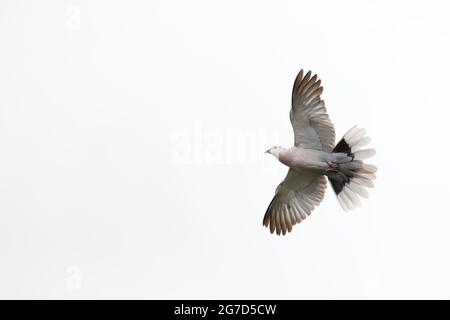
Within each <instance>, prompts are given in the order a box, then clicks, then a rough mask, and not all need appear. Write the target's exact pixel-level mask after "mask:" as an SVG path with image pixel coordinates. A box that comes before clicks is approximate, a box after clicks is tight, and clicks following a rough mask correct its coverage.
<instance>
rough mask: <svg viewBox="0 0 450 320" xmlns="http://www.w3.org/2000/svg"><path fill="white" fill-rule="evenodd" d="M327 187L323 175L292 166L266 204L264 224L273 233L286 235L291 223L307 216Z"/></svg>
mask: <svg viewBox="0 0 450 320" xmlns="http://www.w3.org/2000/svg"><path fill="white" fill-rule="evenodd" d="M326 187H327V181H326V179H325V176H323V175H317V174H315V173H312V172H309V171H302V172H299V171H295V170H293V169H289V171H288V174H287V175H286V178H284V180H283V181H282V182H281V183H280V184H279V186H278V187H277V190H276V191H275V196H274V197H273V199H272V202H270V204H269V207H268V208H267V211H266V214H265V215H264V220H263V225H264V226H266V227H269V228H270V233H273V232H274V231H276V232H277V234H278V235H279V234H281V233H283V235H285V234H286V232H291V230H292V226H294V225H295V224H297V223H300V222H301V221H302V220H305V219H306V217H307V216H308V215H310V214H311V212H312V211H313V210H314V207H315V206H317V205H319V203H320V202H321V201H322V199H323V196H324V194H325V189H326Z"/></svg>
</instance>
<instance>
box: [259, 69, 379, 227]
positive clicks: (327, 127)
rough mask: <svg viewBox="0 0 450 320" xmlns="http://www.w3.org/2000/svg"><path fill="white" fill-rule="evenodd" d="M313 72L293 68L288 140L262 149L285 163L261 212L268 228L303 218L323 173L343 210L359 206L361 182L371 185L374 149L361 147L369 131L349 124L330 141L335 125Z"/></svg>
mask: <svg viewBox="0 0 450 320" xmlns="http://www.w3.org/2000/svg"><path fill="white" fill-rule="evenodd" d="M322 92H323V87H322V86H321V80H319V79H318V77H317V75H314V76H311V71H308V72H307V73H306V74H304V73H303V69H302V70H300V72H299V73H298V75H297V77H296V79H295V81H294V87H293V89H292V107H291V110H290V113H289V117H290V120H291V124H292V128H293V129H294V146H293V147H291V148H283V147H279V146H274V147H272V148H270V149H269V150H267V151H266V153H269V154H271V155H273V156H274V157H276V158H277V159H278V160H279V161H280V162H281V163H282V164H284V165H286V166H288V167H289V170H288V173H287V175H286V177H285V178H284V180H283V181H282V182H281V183H280V184H279V185H278V187H277V188H276V191H275V196H274V197H273V199H272V201H271V202H270V204H269V206H268V208H267V211H266V213H265V215H264V219H263V225H264V226H266V227H268V228H269V230H270V233H274V232H276V234H277V235H280V234H283V235H285V234H286V233H289V232H291V231H292V227H293V226H294V225H296V224H297V223H300V222H301V221H303V220H305V219H306V218H307V217H308V216H309V215H310V214H311V212H312V211H313V210H314V208H315V207H316V206H318V205H319V204H320V202H321V201H322V199H323V197H324V194H325V189H326V187H327V179H328V181H329V183H330V184H331V187H332V188H333V190H334V193H335V194H336V198H337V200H338V202H339V204H340V205H341V207H342V209H343V210H344V211H348V210H352V209H354V208H355V207H357V206H360V204H361V199H360V198H367V197H368V196H369V193H368V191H367V188H372V187H373V186H374V183H373V181H374V180H375V178H376V175H375V172H376V171H377V167H376V166H374V165H371V164H367V163H365V162H364V161H363V160H366V159H368V158H370V157H372V156H373V155H374V154H375V150H374V149H368V148H365V147H366V146H367V145H368V144H369V142H370V137H368V136H367V135H366V130H365V129H362V128H358V127H357V126H354V127H353V128H351V129H350V130H348V131H347V133H345V134H344V136H343V137H342V139H341V140H339V142H338V143H337V144H336V145H335V131H334V126H333V123H332V122H331V120H330V118H329V116H328V114H327V110H326V108H325V104H324V101H323V100H322V98H321V94H322Z"/></svg>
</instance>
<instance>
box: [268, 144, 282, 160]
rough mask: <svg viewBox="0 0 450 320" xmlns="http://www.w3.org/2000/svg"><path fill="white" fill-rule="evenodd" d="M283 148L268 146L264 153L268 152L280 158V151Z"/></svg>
mask: <svg viewBox="0 0 450 320" xmlns="http://www.w3.org/2000/svg"><path fill="white" fill-rule="evenodd" d="M283 149H284V148H282V147H279V146H274V147H272V148H270V149H269V150H267V151H266V153H269V154H271V155H273V156H274V157H275V158H277V159H280V152H281V151H282V150H283Z"/></svg>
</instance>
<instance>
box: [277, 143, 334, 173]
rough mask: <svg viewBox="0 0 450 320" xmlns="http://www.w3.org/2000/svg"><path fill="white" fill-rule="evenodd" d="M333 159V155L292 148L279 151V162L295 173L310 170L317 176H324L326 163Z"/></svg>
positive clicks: (326, 167)
mask: <svg viewBox="0 0 450 320" xmlns="http://www.w3.org/2000/svg"><path fill="white" fill-rule="evenodd" d="M333 159H334V157H333V154H332V153H329V152H324V151H320V150H314V149H304V148H299V147H296V146H293V147H291V148H289V149H283V150H281V151H280V155H279V160H280V162H281V163H283V164H285V165H286V166H288V167H289V168H292V169H294V170H297V171H302V170H310V171H312V172H316V173H317V174H325V172H326V171H327V169H328V168H329V166H328V162H330V161H332V160H333Z"/></svg>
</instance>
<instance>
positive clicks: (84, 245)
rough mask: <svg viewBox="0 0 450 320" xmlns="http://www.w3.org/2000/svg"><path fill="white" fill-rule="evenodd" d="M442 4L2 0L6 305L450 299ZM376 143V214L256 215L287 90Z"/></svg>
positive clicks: (266, 198)
mask: <svg viewBox="0 0 450 320" xmlns="http://www.w3.org/2000/svg"><path fill="white" fill-rule="evenodd" d="M449 12H450V5H449V3H448V1H427V2H426V3H425V2H424V1H377V2H374V1H290V2H285V1H276V2H275V1H273V2H264V1H246V2H244V1H221V2H217V1H142V2H138V1H111V0H108V1H106V0H105V1H71V2H67V1H56V0H55V1H39V2H37V1H2V2H1V4H0V43H1V49H0V70H1V72H0V261H1V263H0V297H1V298H75V299H76V298H193V299H195V298H211V299H213V298H267V299H272V298H286V299H291V298H292V299H301V298H450V274H449V272H448V270H449V269H450V256H449V248H448V247H449V244H450V232H449V230H450V210H449V205H448V190H449V187H448V182H449V178H450V176H449V170H448V168H447V166H448V164H449V163H450V147H449V142H448V137H449V134H450V128H449V118H448V116H449V115H450V111H449V108H450V98H449V95H448V92H449V89H448V86H449V80H448V75H449V74H450V62H449V57H450V20H449V19H448V13H449ZM300 68H304V69H312V70H313V71H314V72H316V73H318V74H319V76H320V78H321V79H322V81H323V84H324V87H325V91H324V94H323V98H324V99H325V102H326V106H327V108H328V111H329V114H330V117H331V119H332V121H333V123H334V124H335V128H336V133H337V136H338V137H340V136H342V134H343V133H344V132H345V131H346V130H347V129H349V128H350V127H352V126H353V125H355V124H357V125H358V126H361V127H365V128H367V129H368V132H369V134H370V136H372V138H373V140H372V141H373V142H372V146H373V147H375V148H376V149H377V152H378V153H377V155H376V157H374V158H373V160H372V161H371V162H372V163H374V164H376V165H377V166H378V167H379V173H378V179H377V181H376V187H375V189H373V190H371V197H370V199H369V200H366V201H364V202H363V207H362V208H361V209H358V210H356V211H354V212H351V213H345V212H343V211H342V210H341V208H340V207H339V205H338V202H337V200H336V199H335V196H334V194H333V192H332V190H331V188H328V190H327V193H326V196H325V199H324V201H323V202H322V204H321V205H320V206H319V207H318V208H317V209H316V210H315V211H314V213H313V214H312V215H311V216H310V217H309V218H308V219H307V220H306V221H304V222H302V223H301V224H300V225H297V226H295V227H294V230H293V232H292V233H291V234H289V235H288V236H285V237H277V236H273V235H270V234H269V232H268V230H267V229H266V228H263V227H262V218H263V214H264V212H265V210H266V207H267V205H268V204H269V202H270V200H271V198H272V196H273V194H274V191H275V188H276V186H277V185H278V183H279V182H280V181H281V180H282V179H283V177H284V175H285V173H286V168H284V167H283V166H282V165H281V164H279V163H277V162H276V160H275V159H274V158H273V157H270V156H269V155H265V154H263V152H264V151H265V150H266V149H268V148H269V147H270V146H272V145H283V146H290V145H291V144H292V140H293V137H292V129H291V126H290V123H289V119H288V111H289V108H290V99H291V97H290V94H291V88H292V83H293V81H294V78H295V76H296V74H297V72H298V71H299V69H300Z"/></svg>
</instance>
